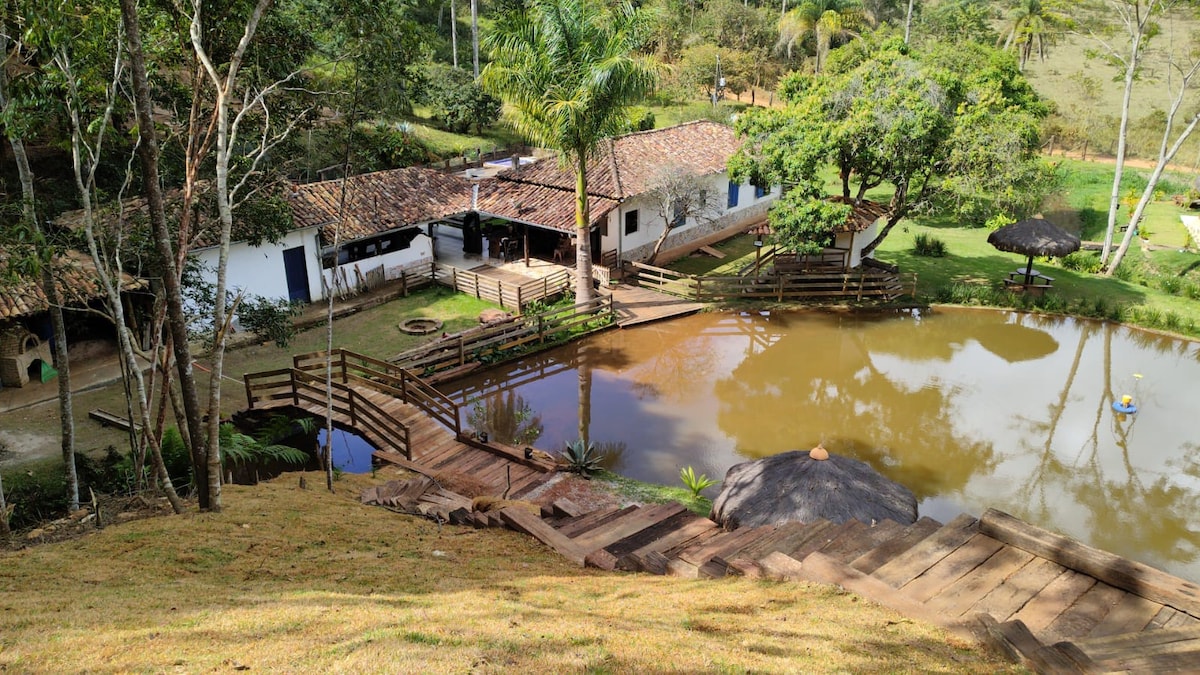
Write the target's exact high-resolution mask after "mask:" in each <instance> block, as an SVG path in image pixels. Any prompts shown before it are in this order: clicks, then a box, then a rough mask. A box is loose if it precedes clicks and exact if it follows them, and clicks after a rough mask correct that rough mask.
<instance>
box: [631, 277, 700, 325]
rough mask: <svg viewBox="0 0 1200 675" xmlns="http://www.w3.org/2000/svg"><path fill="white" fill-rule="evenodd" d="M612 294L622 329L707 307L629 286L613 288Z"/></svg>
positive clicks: (639, 287) (694, 311) (692, 312)
mask: <svg viewBox="0 0 1200 675" xmlns="http://www.w3.org/2000/svg"><path fill="white" fill-rule="evenodd" d="M611 294H612V299H613V307H614V309H615V311H616V319H617V326H618V327H620V328H628V327H630V326H637V325H639V324H643V323H650V322H651V321H661V320H663V319H672V318H675V317H678V316H685V315H687V314H695V313H696V312H698V311H700V310H701V309H704V307H705V305H704V303H702V302H692V301H691V300H686V299H684V298H679V297H676V296H673V295H667V294H666V293H659V292H658V291H652V290H650V289H648V288H642V287H641V286H631V285H629V284H621V285H619V286H616V287H615V288H612V289H611Z"/></svg>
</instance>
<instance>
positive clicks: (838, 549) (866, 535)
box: [820, 520, 904, 563]
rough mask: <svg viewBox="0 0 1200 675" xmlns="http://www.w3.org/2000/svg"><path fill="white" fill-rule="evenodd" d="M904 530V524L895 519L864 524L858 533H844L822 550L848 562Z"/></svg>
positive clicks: (828, 554)
mask: <svg viewBox="0 0 1200 675" xmlns="http://www.w3.org/2000/svg"><path fill="white" fill-rule="evenodd" d="M903 531H904V526H903V525H901V524H900V523H897V522H896V521H894V520H885V521H883V522H880V523H876V524H874V525H866V524H864V527H863V529H860V530H857V534H854V535H853V536H850V535H846V534H843V535H842V536H840V537H838V538H837V540H836V541H832V542H830V543H829V544H827V545H826V546H825V547H823V548H822V549H820V550H821V552H822V553H824V554H825V555H827V556H830V557H832V558H834V559H836V560H839V561H841V562H845V563H848V562H850V561H851V560H854V559H855V558H858V557H859V556H861V555H862V554H864V553H866V552H867V551H870V550H872V549H874V548H875V547H876V546H879V545H880V544H882V543H883V542H885V541H888V540H889V539H892V538H894V537H896V536H897V535H899V534H900V533H901V532H903Z"/></svg>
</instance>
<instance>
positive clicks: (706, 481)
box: [679, 466, 721, 497]
mask: <svg viewBox="0 0 1200 675" xmlns="http://www.w3.org/2000/svg"><path fill="white" fill-rule="evenodd" d="M679 480H682V481H683V484H684V485H686V486H687V489H689V490H691V491H692V496H693V497H699V496H700V491H701V490H703V489H704V488H706V487H712V486H713V485H716V484H717V483H719V482H721V481H719V480H717V479H715V478H709V477H708V476H706V475H704V474H700V475H699V476H697V475H696V471H695V470H694V469H693V468H692V467H690V466H685V467H683V468H682V469H680V470H679Z"/></svg>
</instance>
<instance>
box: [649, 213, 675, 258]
mask: <svg viewBox="0 0 1200 675" xmlns="http://www.w3.org/2000/svg"><path fill="white" fill-rule="evenodd" d="M672 229H674V228H672V227H671V224H670V223H665V226H664V227H663V231H662V234H660V235H658V241H656V242H654V250H653V251H651V252H650V257H649V258H646V264H647V265H653V264H655V263H656V262H657V261H658V254H659V253H660V252H661V251H662V247H663V244H665V243H666V241H667V237H668V236H670V234H671V230H672Z"/></svg>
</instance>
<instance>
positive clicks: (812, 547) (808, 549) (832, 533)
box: [783, 520, 864, 560]
mask: <svg viewBox="0 0 1200 675" xmlns="http://www.w3.org/2000/svg"><path fill="white" fill-rule="evenodd" d="M860 527H864V525H863V523H861V522H859V521H857V520H847V521H846V522H844V523H838V524H833V525H831V526H830V527H828V528H825V529H824V530H821V532H820V533H818V534H817V536H815V537H812V538H810V539H809V540H808V541H806V542H804V543H803V544H801V545H800V546H797V547H794V548H793V549H792V550H790V551H783V553H786V554H787V555H789V556H791V557H793V558H795V559H796V560H804V559H805V558H806V557H808V556H809V555H810V554H812V553H815V552H816V551H819V550H821V549H822V548H825V547H826V546H828V545H829V544H830V543H832V542H833V541H835V540H836V539H838V538H839V537H841V536H842V535H843V534H846V533H847V532H853V531H854V530H857V529H859V528H860Z"/></svg>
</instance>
